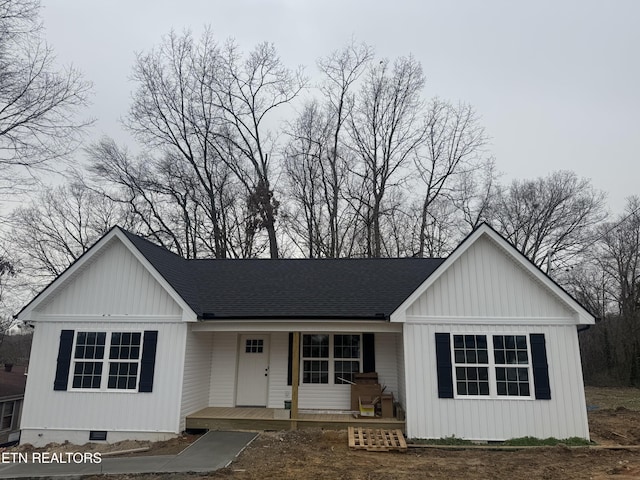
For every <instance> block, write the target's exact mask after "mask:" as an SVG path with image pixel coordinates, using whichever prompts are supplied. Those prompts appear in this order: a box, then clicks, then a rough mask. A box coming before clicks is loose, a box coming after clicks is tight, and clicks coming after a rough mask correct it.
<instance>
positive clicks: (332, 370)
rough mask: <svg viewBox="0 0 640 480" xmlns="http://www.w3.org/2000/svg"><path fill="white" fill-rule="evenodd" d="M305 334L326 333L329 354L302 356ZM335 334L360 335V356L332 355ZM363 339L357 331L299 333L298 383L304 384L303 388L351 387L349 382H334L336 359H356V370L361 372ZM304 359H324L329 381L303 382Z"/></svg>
mask: <svg viewBox="0 0 640 480" xmlns="http://www.w3.org/2000/svg"><path fill="white" fill-rule="evenodd" d="M305 335H328V336H329V356H328V357H305V356H303V352H304V350H303V345H304V336H305ZM335 335H357V336H359V337H360V352H359V353H360V357H358V358H336V357H335V356H334V350H333V347H334V337H335ZM362 342H363V339H362V333H357V332H338V333H320V332H304V333H303V334H302V335H300V378H299V385H300V386H304V387H305V388H319V387H326V386H329V385H331V386H335V387H348V388H351V384H349V383H336V382H335V371H336V368H335V367H336V364H335V362H336V361H354V362H355V361H357V362H359V365H360V367H359V369H358V371H359V372H360V373H362V368H363V365H362V362H363V359H362V357H363V344H362ZM305 360H311V361H313V360H326V361H328V362H329V382H328V383H306V382H304V362H305Z"/></svg>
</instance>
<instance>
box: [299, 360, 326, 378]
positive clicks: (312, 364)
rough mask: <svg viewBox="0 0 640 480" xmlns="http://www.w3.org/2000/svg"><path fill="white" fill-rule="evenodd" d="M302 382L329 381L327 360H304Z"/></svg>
mask: <svg viewBox="0 0 640 480" xmlns="http://www.w3.org/2000/svg"><path fill="white" fill-rule="evenodd" d="M302 382H303V383H329V361H328V360H305V361H304V362H303V367H302Z"/></svg>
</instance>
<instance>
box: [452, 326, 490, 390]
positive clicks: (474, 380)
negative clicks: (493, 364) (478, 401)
mask: <svg viewBox="0 0 640 480" xmlns="http://www.w3.org/2000/svg"><path fill="white" fill-rule="evenodd" d="M453 357H454V363H455V367H456V368H455V373H456V392H457V394H458V395H465V396H466V395H483V396H486V395H489V365H488V364H489V354H488V348H487V336H486V335H454V336H453Z"/></svg>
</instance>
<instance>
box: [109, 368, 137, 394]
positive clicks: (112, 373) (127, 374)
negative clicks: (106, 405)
mask: <svg viewBox="0 0 640 480" xmlns="http://www.w3.org/2000/svg"><path fill="white" fill-rule="evenodd" d="M137 380H138V364H137V363H132V362H111V363H110V364H109V383H108V385H107V386H108V388H114V389H118V390H131V389H135V388H136V386H137V385H136V381H137Z"/></svg>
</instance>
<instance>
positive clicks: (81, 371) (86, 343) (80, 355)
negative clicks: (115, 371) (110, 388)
mask: <svg viewBox="0 0 640 480" xmlns="http://www.w3.org/2000/svg"><path fill="white" fill-rule="evenodd" d="M106 336H107V334H106V333H105V332H78V334H77V336H76V349H75V354H74V358H75V364H74V367H73V380H72V385H73V388H88V389H96V388H100V384H101V380H102V359H103V358H104V349H105V341H106ZM83 360H93V361H83ZM96 360H99V361H96Z"/></svg>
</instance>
